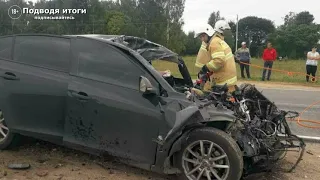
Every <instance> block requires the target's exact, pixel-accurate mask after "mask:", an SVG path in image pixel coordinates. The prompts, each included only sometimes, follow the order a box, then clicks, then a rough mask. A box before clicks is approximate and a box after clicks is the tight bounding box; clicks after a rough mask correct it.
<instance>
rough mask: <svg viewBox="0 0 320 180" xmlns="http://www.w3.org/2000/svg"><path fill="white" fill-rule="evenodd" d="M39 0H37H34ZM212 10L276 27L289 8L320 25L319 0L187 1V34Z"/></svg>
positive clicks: (223, 14)
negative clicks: (307, 14) (257, 19)
mask: <svg viewBox="0 0 320 180" xmlns="http://www.w3.org/2000/svg"><path fill="white" fill-rule="evenodd" d="M31 1H33V2H36V1H37V0H31ZM213 11H215V12H216V11H220V15H221V16H223V17H225V18H226V20H233V21H236V19H237V14H238V15H239V19H241V18H244V17H246V16H257V17H261V18H267V19H270V20H271V21H273V22H274V23H275V25H276V26H278V25H281V24H283V18H284V16H285V15H286V14H288V13H289V12H290V11H293V12H301V11H309V12H310V13H311V14H313V15H314V17H315V21H314V22H316V23H319V24H320V2H319V0H305V1H298V0H292V1H289V0H186V3H185V9H184V14H183V19H184V22H185V25H184V26H183V30H184V31H185V32H186V33H188V32H189V31H193V30H195V29H196V28H197V27H198V26H199V25H201V24H203V23H207V21H208V19H209V17H210V14H211V13H212V12H213Z"/></svg>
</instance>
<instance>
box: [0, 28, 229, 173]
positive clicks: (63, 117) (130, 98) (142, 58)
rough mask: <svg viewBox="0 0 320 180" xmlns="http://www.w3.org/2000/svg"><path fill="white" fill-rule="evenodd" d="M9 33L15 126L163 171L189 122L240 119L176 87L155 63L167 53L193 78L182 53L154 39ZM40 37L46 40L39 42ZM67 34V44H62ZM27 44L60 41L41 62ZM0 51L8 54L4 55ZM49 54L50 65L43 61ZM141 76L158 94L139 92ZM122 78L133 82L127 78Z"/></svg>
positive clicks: (6, 77)
mask: <svg viewBox="0 0 320 180" xmlns="http://www.w3.org/2000/svg"><path fill="white" fill-rule="evenodd" d="M12 37H13V38H12V44H11V46H9V47H8V48H7V49H5V50H3V51H1V49H0V75H1V77H0V88H1V89H0V108H1V110H3V112H4V114H5V118H6V121H7V125H8V127H9V128H10V129H11V130H12V132H17V133H21V134H24V135H27V136H32V137H36V138H40V139H43V140H47V141H51V142H54V143H57V144H62V145H66V146H69V147H72V148H75V149H79V150H82V151H87V152H90V153H94V154H99V155H105V154H110V155H112V156H116V157H119V158H120V160H125V162H126V163H129V164H131V165H134V166H138V167H140V168H144V169H148V170H150V169H152V170H154V171H157V172H163V171H164V169H165V167H164V165H165V162H166V160H168V156H169V155H172V154H173V153H175V152H177V151H178V150H179V148H181V147H180V142H181V141H179V139H180V140H181V137H182V136H183V135H185V134H186V133H187V132H188V131H189V130H190V129H192V128H195V127H198V126H204V125H205V124H206V123H209V122H215V121H223V122H226V123H229V122H233V121H234V119H235V118H234V116H233V115H232V111H230V110H226V109H216V108H210V109H206V108H202V109H199V107H198V105H199V102H191V101H189V100H187V99H186V97H185V94H183V93H181V92H177V91H176V90H175V89H174V87H172V86H171V85H170V84H169V83H168V82H167V81H166V80H165V79H164V78H163V77H162V76H161V75H160V74H159V73H158V72H157V71H156V70H155V69H154V68H153V67H152V65H151V64H150V62H151V61H152V60H155V59H162V60H167V61H172V62H175V63H177V64H178V66H179V69H180V71H181V73H182V75H183V77H185V78H184V79H182V80H181V81H184V84H186V85H188V86H191V85H192V81H191V78H190V74H189V72H188V70H187V68H186V66H185V64H184V62H183V60H182V59H181V58H179V57H178V56H177V54H175V53H173V52H172V51H170V50H168V49H167V48H165V47H163V46H161V45H158V44H156V43H152V42H150V41H147V40H144V39H141V38H137V37H127V36H106V35H65V36H53V35H39V34H26V35H14V36H12ZM2 38H3V37H0V47H2V46H1V43H2V41H1V39H2ZM19 39H22V40H23V41H22V40H21V41H19ZM42 41H43V46H42V47H38V46H36V45H35V44H37V43H38V45H41V42H42ZM62 41H63V42H67V44H64V45H61V43H63V42H62ZM17 42H18V43H17ZM28 43H29V45H28ZM23 44H24V46H23V48H26V49H28V48H31V47H32V46H34V47H37V48H39V49H42V48H47V47H48V46H53V47H55V48H53V47H51V49H50V52H49V51H48V52H47V54H44V55H42V56H41V57H42V59H43V61H40V60H41V58H40V59H39V61H35V62H34V63H35V64H30V63H28V62H27V63H25V62H20V61H19V59H22V60H21V61H24V58H26V57H27V56H26V57H23V53H25V54H28V53H29V54H31V55H33V56H34V55H35V58H37V57H38V56H37V55H39V54H41V52H42V51H41V50H39V51H32V50H30V51H29V52H25V51H23V49H21V48H22V45H23ZM19 45H21V47H18V46H19ZM26 46H27V47H26ZM37 48H35V49H37ZM47 49H49V48H47ZM20 51H21V52H20ZM55 51H57V52H58V51H61V52H62V51H63V52H64V53H65V54H64V55H65V56H64V57H62V56H60V55H59V56H57V57H55V56H54V55H52V54H50V53H53V52H55ZM1 52H7V54H8V53H9V55H7V56H2V54H1ZM10 52H11V53H10ZM105 52H106V54H104V55H103V53H105ZM37 53H38V54H37ZM99 53H101V54H100V55H97V54H99ZM31 55H30V56H31ZM113 57H119V58H120V59H121V60H122V61H124V62H125V63H123V66H124V67H129V66H130V68H129V69H121V68H122V67H119V69H117V68H113V69H112V68H110V67H111V66H112V67H117V64H112V60H113ZM35 58H33V59H35ZM50 58H51V61H50V62H51V63H53V64H49V65H50V67H46V66H41V65H39V64H41V63H43V62H46V60H49V59H50ZM63 58H65V59H64V61H63V62H62V60H61V59H63ZM99 58H100V59H99ZM30 59H31V60H32V58H30ZM83 59H90V61H89V60H88V61H86V60H83ZM98 59H99V60H101V59H102V60H103V61H99V60H98ZM120 59H119V60H120ZM31 60H30V61H31ZM58 62H59V63H60V64H55V63H58ZM61 63H65V65H63V64H61ZM90 63H91V64H90ZM99 63H100V64H99ZM103 63H106V64H107V65H105V66H103ZM108 63H109V64H108ZM109 65H110V67H109ZM83 67H86V68H87V69H86V68H83ZM57 68H58V69H57ZM59 68H60V69H59ZM90 68H91V70H92V72H94V69H99V68H100V69H99V72H96V73H109V74H108V75H105V76H104V77H98V76H94V75H92V74H90V73H92V72H86V70H88V69H90ZM104 68H105V69H106V70H105V71H104ZM108 68H109V69H108ZM128 73H129V74H130V73H131V74H132V76H131V75H130V76H129V75H127V74H128ZM91 75H92V76H91ZM126 75H127V76H126ZM140 76H144V77H146V78H148V80H150V82H151V84H152V85H153V86H154V88H155V89H156V92H157V93H156V94H153V95H143V94H142V93H141V92H140V91H139V77H140ZM110 77H114V78H110ZM10 78H11V79H10ZM125 81H128V82H129V81H130V82H131V83H129V84H126V83H122V82H125ZM163 92H165V93H163ZM175 142H176V143H175ZM173 144H175V145H174V146H173Z"/></svg>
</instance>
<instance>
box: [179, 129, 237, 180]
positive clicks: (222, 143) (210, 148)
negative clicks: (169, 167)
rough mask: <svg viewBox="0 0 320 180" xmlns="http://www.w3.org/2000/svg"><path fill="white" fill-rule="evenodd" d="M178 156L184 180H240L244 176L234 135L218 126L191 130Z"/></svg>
mask: <svg viewBox="0 0 320 180" xmlns="http://www.w3.org/2000/svg"><path fill="white" fill-rule="evenodd" d="M178 158H179V159H178V161H179V163H180V169H181V171H182V176H183V179H189V180H239V179H240V178H241V176H242V171H243V158H242V153H241V150H240V148H239V146H238V145H237V143H236V142H235V141H234V140H233V139H232V137H231V136H230V135H228V134H227V133H225V132H223V131H221V130H218V129H215V128H209V127H207V128H201V129H196V130H194V131H193V132H191V133H190V135H189V137H188V139H187V141H186V143H185V144H184V146H183V148H182V150H181V152H180V154H179V156H178Z"/></svg>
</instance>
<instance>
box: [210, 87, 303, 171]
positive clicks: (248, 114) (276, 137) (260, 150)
mask: <svg viewBox="0 0 320 180" xmlns="http://www.w3.org/2000/svg"><path fill="white" fill-rule="evenodd" d="M221 90H223V91H221ZM230 96H231V97H232V98H230ZM209 99H211V100H212V101H214V102H215V103H214V104H215V105H216V106H223V107H225V108H228V109H232V110H233V112H234V113H235V116H236V118H237V120H236V122H235V123H234V125H233V126H231V128H230V129H228V133H230V134H231V136H232V137H233V138H234V139H235V140H236V141H237V143H238V145H239V147H240V148H241V150H242V151H243V158H244V163H245V167H244V176H246V175H249V174H253V173H260V172H269V171H271V170H272V169H273V168H274V166H275V165H276V164H277V162H279V161H280V160H281V159H283V158H284V157H285V155H286V153H287V152H288V151H296V152H297V153H299V156H298V158H297V161H296V163H295V164H293V165H292V166H291V167H290V168H289V169H287V171H288V172H291V171H292V170H293V169H294V168H295V167H296V166H297V165H298V163H299V162H300V161H301V160H302V156H303V154H304V150H305V143H304V141H303V140H302V139H300V138H298V137H297V136H296V135H294V134H292V132H291V130H290V128H289V126H288V123H287V119H289V118H296V117H298V116H299V114H298V113H296V112H287V111H283V110H279V109H278V108H277V106H276V105H275V104H274V103H273V102H271V101H270V100H269V99H268V98H266V97H265V96H264V95H263V94H262V93H261V92H259V91H258V90H257V89H256V88H255V86H254V85H251V84H243V85H242V86H240V88H237V91H236V92H234V93H233V94H232V95H230V94H228V93H227V91H226V89H225V88H220V91H219V90H216V91H213V92H212V93H211V94H210V98H209ZM230 99H233V101H230Z"/></svg>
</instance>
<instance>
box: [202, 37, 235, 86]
mask: <svg viewBox="0 0 320 180" xmlns="http://www.w3.org/2000/svg"><path fill="white" fill-rule="evenodd" d="M208 53H209V54H210V55H211V60H210V62H208V63H207V64H206V65H207V67H208V69H209V70H210V71H212V72H213V75H212V76H211V77H213V78H211V80H212V83H213V85H214V84H216V85H224V84H225V83H227V84H228V86H232V85H236V83H237V69H236V63H235V60H234V56H233V54H232V50H231V48H230V47H229V45H228V44H227V43H226V42H225V41H224V37H223V36H222V35H220V34H215V35H214V36H213V37H212V39H211V42H210V44H209V48H208Z"/></svg>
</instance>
